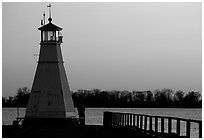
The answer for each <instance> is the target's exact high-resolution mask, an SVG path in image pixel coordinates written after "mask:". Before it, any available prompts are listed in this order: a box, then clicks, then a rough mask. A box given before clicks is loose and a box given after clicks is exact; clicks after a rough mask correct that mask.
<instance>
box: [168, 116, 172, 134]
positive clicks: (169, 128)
mask: <svg viewBox="0 0 204 140" xmlns="http://www.w3.org/2000/svg"><path fill="white" fill-rule="evenodd" d="M171 126H172V124H171V118H168V133H171Z"/></svg>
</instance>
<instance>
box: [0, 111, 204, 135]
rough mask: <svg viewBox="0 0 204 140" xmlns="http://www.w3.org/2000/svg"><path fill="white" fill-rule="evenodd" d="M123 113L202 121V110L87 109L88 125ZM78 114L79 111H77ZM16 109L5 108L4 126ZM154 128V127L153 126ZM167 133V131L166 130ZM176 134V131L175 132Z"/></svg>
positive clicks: (14, 116)
mask: <svg viewBox="0 0 204 140" xmlns="http://www.w3.org/2000/svg"><path fill="white" fill-rule="evenodd" d="M104 111H111V112H122V113H135V114H146V115H158V116H171V117H179V118H185V119H193V120H202V109H175V108H86V112H85V113H86V114H85V115H86V120H85V122H86V124H98V125H102V124H103V112H104ZM19 112H20V117H24V115H25V108H20V109H19ZM76 114H77V109H76ZM16 116H17V109H16V108H3V109H2V124H4V125H9V124H12V122H13V120H15V119H16ZM172 127H173V128H176V123H173V126H172ZM153 128H154V126H153ZM165 131H167V130H165ZM191 131H192V133H191V137H198V125H197V124H192V125H191ZM173 132H174V131H173ZM181 135H185V124H181Z"/></svg>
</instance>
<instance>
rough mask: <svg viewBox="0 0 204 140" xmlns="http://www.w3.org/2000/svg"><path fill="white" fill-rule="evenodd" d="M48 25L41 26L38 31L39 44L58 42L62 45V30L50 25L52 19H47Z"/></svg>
mask: <svg viewBox="0 0 204 140" xmlns="http://www.w3.org/2000/svg"><path fill="white" fill-rule="evenodd" d="M48 20H49V23H48V24H46V25H43V26H41V27H40V28H38V30H40V31H41V42H60V43H62V34H61V32H60V31H61V30H62V28H60V27H58V26H56V25H54V24H52V22H51V21H52V18H49V19H48Z"/></svg>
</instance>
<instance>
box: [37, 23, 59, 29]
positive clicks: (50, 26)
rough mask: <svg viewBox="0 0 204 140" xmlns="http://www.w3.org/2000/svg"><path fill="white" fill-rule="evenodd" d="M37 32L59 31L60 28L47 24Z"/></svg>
mask: <svg viewBox="0 0 204 140" xmlns="http://www.w3.org/2000/svg"><path fill="white" fill-rule="evenodd" d="M38 30H41V31H61V30H62V28H61V27H59V26H56V25H54V24H52V23H51V22H49V23H48V24H46V25H43V26H41V27H40V28H38Z"/></svg>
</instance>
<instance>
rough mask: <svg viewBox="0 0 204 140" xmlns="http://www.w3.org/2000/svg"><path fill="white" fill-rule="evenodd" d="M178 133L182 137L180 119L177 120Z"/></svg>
mask: <svg viewBox="0 0 204 140" xmlns="http://www.w3.org/2000/svg"><path fill="white" fill-rule="evenodd" d="M176 133H177V135H178V136H180V119H177V126H176Z"/></svg>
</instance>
